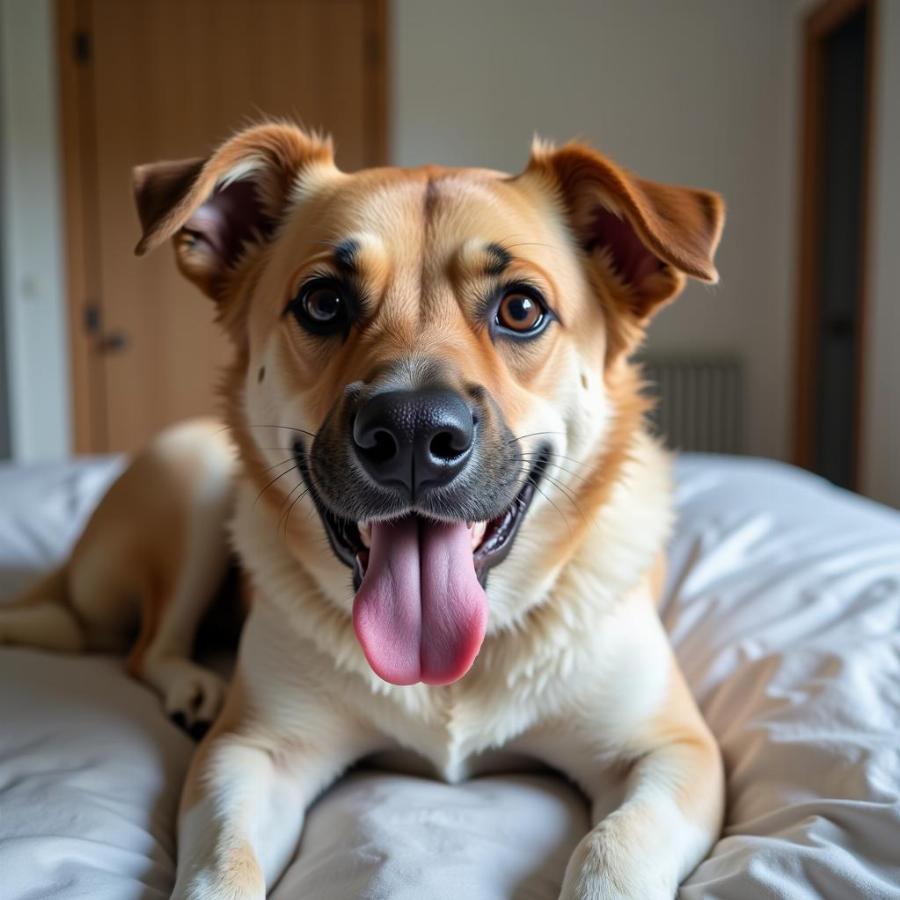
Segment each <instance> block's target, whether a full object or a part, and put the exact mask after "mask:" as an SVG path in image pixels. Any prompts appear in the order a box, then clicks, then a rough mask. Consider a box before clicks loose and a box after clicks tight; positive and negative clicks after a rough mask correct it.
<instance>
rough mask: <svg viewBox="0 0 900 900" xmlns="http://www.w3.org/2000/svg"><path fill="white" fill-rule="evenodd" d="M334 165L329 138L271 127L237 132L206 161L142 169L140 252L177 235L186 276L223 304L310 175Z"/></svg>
mask: <svg viewBox="0 0 900 900" xmlns="http://www.w3.org/2000/svg"><path fill="white" fill-rule="evenodd" d="M332 161H333V154H332V147H331V142H330V140H327V139H321V138H317V137H312V136H310V135H307V134H306V133H305V132H303V131H301V130H300V129H299V128H295V127H294V126H291V125H280V124H269V125H259V126H256V127H254V128H249V129H247V130H246V131H242V132H240V133H238V134H237V135H235V136H234V137H232V138H231V139H230V140H228V141H226V142H225V143H224V144H223V145H222V146H221V147H219V149H218V150H216V152H215V153H213V155H212V156H210V157H209V159H207V160H203V159H188V160H182V161H178V162H158V163H150V164H148V165H144V166H138V167H137V168H136V169H135V170H134V173H133V181H134V196H135V202H136V203H137V209H138V217H139V218H140V221H141V227H142V228H143V235H142V237H141V239H140V241H139V242H138V245H137V247H136V248H135V252H136V253H137V254H138V256H141V255H143V254H144V253H146V252H148V251H149V250H153V249H155V248H156V247H158V246H159V245H160V244H161V243H163V242H164V241H166V240H167V239H169V238H173V237H174V238H175V255H176V260H177V262H178V267H179V268H180V269H181V271H182V272H183V274H184V275H185V276H186V277H187V278H189V279H190V280H191V281H193V282H194V283H195V284H197V285H198V286H199V287H200V289H201V290H202V291H203V292H204V293H205V294H207V295H208V296H210V297H213V298H214V299H219V298H220V297H221V295H222V288H223V284H224V282H225V279H226V278H227V276H228V274H229V273H230V272H232V271H233V270H234V268H235V267H236V266H237V265H238V263H240V262H241V260H243V259H244V257H245V256H246V254H247V252H248V251H249V250H250V249H252V248H253V247H254V246H262V245H263V244H265V242H266V241H267V240H268V239H269V238H270V237H271V235H272V233H273V232H274V230H275V228H276V227H277V226H278V225H279V223H280V222H281V219H282V216H283V214H284V212H285V208H286V206H287V205H288V203H289V202H290V201H291V199H292V198H291V189H292V187H293V186H294V184H295V182H296V180H297V177H298V176H299V175H300V173H301V172H302V171H303V169H305V168H306V167H307V166H310V165H312V164H313V163H326V164H332Z"/></svg>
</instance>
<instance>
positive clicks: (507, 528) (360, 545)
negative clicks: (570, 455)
mask: <svg viewBox="0 0 900 900" xmlns="http://www.w3.org/2000/svg"><path fill="white" fill-rule="evenodd" d="M294 454H295V456H296V459H297V464H298V467H299V469H300V471H301V473H302V475H303V478H304V481H305V482H306V486H307V488H308V490H309V493H310V496H311V497H312V499H313V502H314V504H315V506H316V509H317V510H318V512H319V516H320V517H321V519H322V523H323V525H324V527H325V533H326V534H327V536H328V541H329V543H330V544H331V548H332V550H333V551H334V553H335V555H336V556H337V557H338V559H340V560H341V561H342V562H343V563H345V564H346V565H348V566H350V567H351V568H352V570H353V587H354V590H355V592H356V596H355V599H354V603H353V624H354V628H355V630H356V635H357V637H358V639H359V641H360V644H361V645H362V648H363V652H364V653H365V655H366V658H367V660H368V661H369V665H370V666H371V667H372V669H373V670H374V671H375V673H376V674H377V675H378V676H379V677H381V678H382V679H384V680H385V681H388V682H391V683H392V684H404V685H405V684H413V683H415V682H418V681H424V682H426V683H428V684H449V683H451V682H453V681H456V680H458V679H459V678H461V677H462V676H463V675H464V674H465V673H466V672H467V671H468V670H469V668H470V667H471V665H472V663H473V662H474V660H475V657H476V655H477V654H478V651H479V649H480V648H481V643H482V640H483V638H484V631H485V626H486V624H487V598H486V596H485V593H484V588H485V584H486V581H487V576H488V572H489V571H490V570H491V569H492V568H493V567H494V566H496V565H497V564H498V563H500V562H502V561H503V560H504V559H505V558H506V557H507V555H508V554H509V552H510V550H511V549H512V546H513V543H514V541H515V538H516V535H517V534H518V532H519V530H520V527H521V525H522V522H523V520H524V518H525V516H526V514H527V512H528V509H529V507H530V506H531V502H532V500H533V499H534V495H535V492H536V491H537V489H538V486H539V484H540V481H541V479H542V477H543V475H544V473H545V471H546V469H547V466H548V464H549V461H550V449H549V447H544V448H542V449H541V450H540V451H539V452H538V454H537V455H536V457H535V462H534V463H533V465H532V466H531V469H530V471H529V472H528V474H527V476H526V477H525V479H524V482H523V484H522V486H521V487H520V489H519V492H518V493H517V494H516V496H515V498H514V499H513V501H512V503H510V504H509V505H508V506H507V507H506V508H505V509H504V511H503V512H502V513H500V514H499V515H498V516H496V517H494V518H492V519H489V520H487V521H484V522H465V521H449V522H447V521H438V520H436V519H433V518H429V517H427V516H423V515H420V514H418V513H416V512H408V513H406V514H405V515H403V516H401V517H399V518H394V519H390V520H387V521H380V520H373V521H353V520H351V519H345V518H342V517H340V516H338V515H336V514H335V513H333V512H332V511H331V510H330V509H328V508H327V507H326V506H325V504H324V503H323V501H322V499H321V496H320V494H319V493H318V491H317V490H316V488H315V485H314V484H313V482H312V479H311V478H310V474H309V466H308V462H307V458H306V452H305V448H304V447H303V445H302V444H300V443H298V444H297V445H295V447H294Z"/></svg>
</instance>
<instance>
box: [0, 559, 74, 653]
mask: <svg viewBox="0 0 900 900" xmlns="http://www.w3.org/2000/svg"><path fill="white" fill-rule="evenodd" d="M0 644H19V645H22V646H26V647H39V648H41V649H44V650H58V651H62V652H70V653H77V652H80V651H82V650H84V649H85V647H86V645H87V636H86V634H85V630H84V626H83V623H82V622H81V621H80V619H79V618H78V616H77V615H76V614H75V610H74V609H73V608H72V605H71V603H70V601H69V571H68V566H67V565H65V564H63V565H62V566H60V567H59V568H57V569H54V570H53V571H52V572H50V573H48V574H47V575H45V576H44V577H42V578H40V579H38V581H37V582H35V583H34V584H33V585H32V586H31V587H30V588H28V589H27V590H26V591H24V593H22V594H21V595H20V596H19V597H18V599H16V600H14V601H12V602H11V603H9V604H2V605H0Z"/></svg>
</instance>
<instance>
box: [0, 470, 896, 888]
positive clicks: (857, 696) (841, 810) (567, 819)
mask: <svg viewBox="0 0 900 900" xmlns="http://www.w3.org/2000/svg"><path fill="white" fill-rule="evenodd" d="M121 465H122V463H121V461H120V460H118V459H100V460H90V461H77V462H73V463H69V464H65V465H57V466H39V467H34V468H13V467H7V468H0V602H2V601H3V599H6V598H8V597H9V596H10V595H11V594H12V593H14V592H15V590H16V589H17V588H19V587H21V586H22V585H24V584H25V583H27V581H28V580H29V579H30V578H32V577H34V575H35V574H37V573H38V572H39V571H41V570H43V569H45V568H46V567H48V566H50V565H51V564H52V563H53V562H54V561H55V560H57V559H58V558H59V557H60V556H61V555H62V554H64V553H65V551H66V549H67V547H68V546H69V544H70V543H71V541H72V540H73V539H74V537H75V535H76V534H77V532H78V529H79V527H80V525H81V524H82V522H83V521H84V519H85V517H86V516H87V515H88V514H89V512H90V510H91V508H92V506H93V504H94V503H95V502H96V501H97V499H98V498H99V495H100V494H101V493H102V491H103V489H104V487H105V486H106V485H107V484H108V483H109V481H110V480H111V479H112V478H113V477H114V476H115V474H116V472H117V471H118V470H119V468H120V467H121ZM677 483H678V509H679V523H678V528H677V532H676V535H675V538H674V540H673V542H672V548H671V565H670V569H669V577H668V584H667V589H666V596H665V599H664V602H663V605H662V613H661V614H662V617H663V620H664V622H665V625H666V628H667V629H668V631H669V633H670V634H671V638H672V642H673V644H674V646H675V648H676V651H677V654H678V657H679V659H680V661H681V665H682V667H683V669H684V672H685V674H686V676H687V678H688V680H689V682H690V684H691V686H692V688H693V691H694V693H695V695H696V696H697V698H698V700H699V702H700V704H701V706H702V708H703V711H704V713H705V715H706V718H707V721H708V722H709V724H710V726H711V727H712V729H713V731H714V732H715V733H716V735H717V737H718V739H719V741H720V743H721V746H722V748H723V751H724V755H725V760H726V766H727V771H728V800H729V803H728V817H727V824H726V828H725V831H724V833H723V835H722V837H721V839H720V840H719V842H718V843H717V844H716V846H715V848H714V849H713V851H712V853H711V855H710V856H709V857H708V858H707V859H706V860H705V861H704V862H703V863H701V865H700V866H699V867H698V868H697V869H696V870H695V871H694V873H693V874H692V875H691V876H690V878H689V879H688V880H687V882H686V883H685V885H684V886H683V887H682V890H681V894H680V896H681V897H683V898H685V900H688V898H690V900H695V898H740V900H747V898H768V897H772V898H775V897H778V898H813V897H833V898H841V900H846V898H854V897H866V898H882V897H884V898H887V897H900V513H897V512H895V511H892V510H888V509H886V508H884V507H880V506H878V505H876V504H874V503H871V502H869V501H866V500H864V499H862V498H860V497H857V496H855V495H852V494H849V493H846V492H844V491H840V490H838V489H836V488H833V487H831V486H830V485H828V484H827V483H825V482H824V481H822V480H820V479H818V478H816V477H814V476H812V475H809V474H806V473H803V472H800V471H798V470H796V469H793V468H791V467H788V466H785V465H781V464H778V463H773V462H765V461H761V460H752V459H737V458H725V457H715V456H699V455H695V456H685V457H683V458H681V459H680V460H679V462H678V465H677ZM192 747H193V744H192V742H191V741H190V740H189V739H188V738H187V737H186V736H185V735H184V734H182V733H181V732H180V731H179V730H178V729H177V728H176V727H175V726H174V725H172V724H171V723H170V722H169V721H168V720H167V719H166V718H165V716H164V715H163V712H162V709H161V707H160V704H159V702H158V701H157V699H156V697H155V696H154V695H152V694H151V693H150V692H149V691H148V690H147V689H146V688H144V687H142V686H141V685H139V684H137V683H136V682H134V681H132V680H130V679H129V678H128V677H127V676H126V675H125V674H124V672H123V665H122V660H121V659H118V658H112V657H103V656H91V657H72V656H59V655H53V654H50V653H44V652H38V651H33V650H27V649H17V648H0V898H2V900H50V898H60V900H62V898H66V900H69V898H76V897H90V898H94V900H154V898H166V897H168V895H169V891H170V889H171V885H172V880H173V871H174V858H175V840H174V818H175V810H176V806H177V802H178V793H179V787H180V782H181V779H182V777H183V775H184V773H185V769H186V766H187V763H188V760H189V758H190V754H191V750H192ZM586 828H587V810H586V806H585V801H584V799H583V798H582V797H581V796H580V794H579V793H578V792H577V791H576V790H575V789H574V788H573V787H571V786H570V785H569V784H567V783H566V782H564V781H563V780H562V779H561V778H559V777H557V776H556V775H554V774H553V773H549V772H548V773H528V774H525V773H522V774H509V775H506V776H502V777H485V778H481V779H477V780H475V781H473V782H470V783H468V784H465V785H462V786H457V787H450V786H448V785H444V784H441V783H438V782H435V781H429V780H427V779H422V778H413V777H408V776H401V775H396V774H391V773H388V772H379V771H375V770H368V769H365V768H361V769H357V770H354V771H353V772H352V773H350V774H349V775H348V776H346V777H345V778H344V779H343V780H342V781H341V782H339V783H338V784H337V785H336V786H335V787H334V788H333V789H332V790H330V791H329V792H328V793H327V794H326V795H325V796H324V797H323V798H321V799H320V800H319V802H318V803H317V804H316V805H315V807H314V808H313V810H312V811H311V813H310V816H309V820H308V825H307V828H306V831H305V833H304V836H303V843H302V851H303V852H302V855H301V856H300V857H299V859H298V860H296V861H295V862H294V864H293V865H292V866H291V867H290V869H289V870H288V872H287V873H286V874H285V876H284V877H283V879H282V880H281V882H280V884H279V885H278V886H277V888H276V889H275V891H274V893H273V896H274V897H275V898H276V900H299V898H310V900H348V898H365V900H383V898H392V900H423V898H428V900H451V898H452V900H459V898H465V900H511V898H515V900H555V898H556V896H557V891H558V888H559V883H560V880H561V877H562V872H563V869H564V867H565V863H566V859H567V857H568V854H569V852H570V850H571V849H572V847H573V846H574V844H575V843H576V841H577V840H578V838H579V837H580V836H581V834H582V833H583V832H584V831H585V830H586Z"/></svg>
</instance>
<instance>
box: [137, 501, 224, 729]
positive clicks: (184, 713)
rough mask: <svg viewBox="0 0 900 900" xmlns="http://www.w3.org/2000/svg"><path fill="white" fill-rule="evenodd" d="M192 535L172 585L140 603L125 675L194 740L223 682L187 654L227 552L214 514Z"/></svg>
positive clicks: (213, 711) (218, 700) (217, 704)
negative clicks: (141, 684) (153, 695)
mask: <svg viewBox="0 0 900 900" xmlns="http://www.w3.org/2000/svg"><path fill="white" fill-rule="evenodd" d="M204 512H206V511H204ZM213 512H214V513H215V512H218V511H217V510H214V511H213ZM192 532H193V533H192V535H191V539H190V541H189V542H188V544H187V546H186V548H185V550H184V553H183V557H182V564H181V567H180V568H179V569H178V570H177V572H176V574H175V580H174V584H173V585H172V586H171V587H170V589H169V590H166V591H161V592H160V593H159V594H150V595H148V597H147V598H146V599H145V602H144V604H143V611H142V617H141V632H140V635H139V636H138V640H137V642H136V644H135V646H134V648H133V649H132V651H131V654H130V656H129V658H128V671H129V672H130V673H131V674H132V675H134V676H135V677H137V678H140V679H141V680H142V681H145V682H146V683H147V684H149V685H150V686H151V687H152V688H153V689H154V690H155V691H157V693H158V694H159V695H160V696H161V697H162V700H163V707H164V709H165V711H166V713H167V714H168V716H169V717H170V718H171V719H172V720H173V721H174V722H175V723H176V724H178V725H180V726H181V727H182V728H184V729H185V730H186V731H188V732H190V733H191V734H192V735H193V736H194V737H198V738H199V737H202V736H203V735H204V734H205V733H206V731H207V729H208V728H209V726H210V725H211V724H212V722H213V720H214V719H215V717H216V715H218V712H219V709H220V708H221V706H222V700H223V698H224V695H225V683H224V681H223V680H222V678H220V677H219V676H218V675H217V674H216V673H215V672H211V671H210V670H209V669H207V668H205V667H203V666H201V665H198V664H197V663H195V662H194V661H193V660H192V659H191V653H192V652H193V646H194V639H195V637H196V633H197V628H198V626H199V624H200V620H201V619H202V617H203V615H204V613H205V612H206V610H207V609H208V608H209V604H210V602H211V600H212V598H213V597H214V596H215V592H216V589H217V588H218V587H219V586H220V585H221V583H222V580H223V578H224V575H225V571H226V568H227V565H228V549H227V544H226V539H225V533H224V520H223V519H222V518H220V517H218V516H216V515H212V516H211V515H209V514H206V515H205V516H204V517H203V518H201V519H200V520H199V521H198V522H196V523H195V524H194V527H193V529H192Z"/></svg>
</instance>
